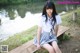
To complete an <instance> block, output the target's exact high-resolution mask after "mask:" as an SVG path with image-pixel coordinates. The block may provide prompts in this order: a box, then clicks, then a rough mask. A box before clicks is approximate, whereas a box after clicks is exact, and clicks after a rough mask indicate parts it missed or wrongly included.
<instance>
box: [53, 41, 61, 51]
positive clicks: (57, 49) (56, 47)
mask: <svg viewBox="0 0 80 53" xmlns="http://www.w3.org/2000/svg"><path fill="white" fill-rule="evenodd" d="M52 46H53V48H54V50H55V52H56V53H62V52H61V50H60V49H59V47H58V44H57V42H56V41H53V42H52Z"/></svg>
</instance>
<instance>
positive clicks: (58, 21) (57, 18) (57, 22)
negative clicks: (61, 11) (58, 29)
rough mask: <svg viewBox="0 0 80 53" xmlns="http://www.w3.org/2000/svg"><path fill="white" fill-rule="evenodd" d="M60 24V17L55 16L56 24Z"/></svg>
mask: <svg viewBox="0 0 80 53" xmlns="http://www.w3.org/2000/svg"><path fill="white" fill-rule="evenodd" d="M61 23H62V20H61V16H60V15H57V16H56V24H57V25H59V24H61Z"/></svg>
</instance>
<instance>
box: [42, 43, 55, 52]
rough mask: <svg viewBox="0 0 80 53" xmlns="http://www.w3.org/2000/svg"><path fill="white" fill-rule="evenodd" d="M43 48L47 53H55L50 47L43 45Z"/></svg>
mask: <svg viewBox="0 0 80 53" xmlns="http://www.w3.org/2000/svg"><path fill="white" fill-rule="evenodd" d="M43 47H44V48H45V49H46V50H48V52H49V53H55V51H54V48H53V47H52V46H51V45H49V44H45V45H44V46H43Z"/></svg>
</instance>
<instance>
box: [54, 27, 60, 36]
mask: <svg viewBox="0 0 80 53" xmlns="http://www.w3.org/2000/svg"><path fill="white" fill-rule="evenodd" d="M58 29H59V25H56V26H55V28H54V32H55V35H56V36H57V35H58Z"/></svg>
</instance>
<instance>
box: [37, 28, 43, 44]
mask: <svg viewBox="0 0 80 53" xmlns="http://www.w3.org/2000/svg"><path fill="white" fill-rule="evenodd" d="M41 31H42V27H39V26H38V30H37V42H38V44H40V35H41Z"/></svg>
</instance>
